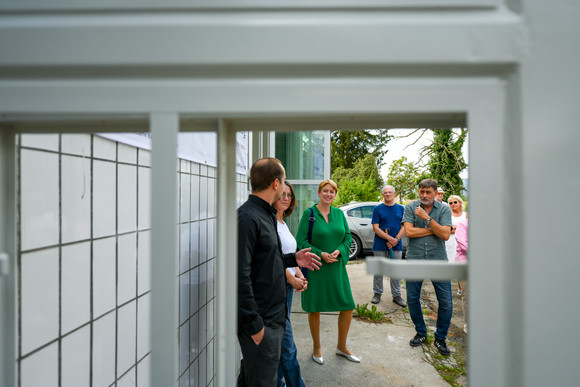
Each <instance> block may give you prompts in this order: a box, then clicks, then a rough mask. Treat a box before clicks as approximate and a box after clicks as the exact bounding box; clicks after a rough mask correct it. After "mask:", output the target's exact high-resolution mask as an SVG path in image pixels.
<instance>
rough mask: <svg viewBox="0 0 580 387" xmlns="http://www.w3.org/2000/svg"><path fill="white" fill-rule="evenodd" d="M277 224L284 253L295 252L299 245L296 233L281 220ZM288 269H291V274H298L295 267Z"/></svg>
mask: <svg viewBox="0 0 580 387" xmlns="http://www.w3.org/2000/svg"><path fill="white" fill-rule="evenodd" d="M276 224H277V225H278V227H277V230H278V235H279V236H280V243H282V252H283V253H284V254H290V253H295V252H296V247H297V244H296V238H294V235H292V233H291V232H290V229H289V228H288V225H287V224H286V223H280V222H276ZM286 270H288V271H290V274H292V275H296V268H295V267H289V268H288V269H286Z"/></svg>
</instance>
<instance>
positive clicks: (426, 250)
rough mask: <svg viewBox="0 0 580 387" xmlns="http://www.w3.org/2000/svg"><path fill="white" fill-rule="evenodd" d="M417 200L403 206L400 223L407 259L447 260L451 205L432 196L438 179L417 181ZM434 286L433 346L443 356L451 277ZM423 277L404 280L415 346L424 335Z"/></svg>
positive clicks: (435, 282)
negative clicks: (405, 242)
mask: <svg viewBox="0 0 580 387" xmlns="http://www.w3.org/2000/svg"><path fill="white" fill-rule="evenodd" d="M418 192H419V198H420V199H419V200H415V201H413V202H411V203H409V204H407V205H406V206H405V212H404V214H403V220H402V223H403V227H404V229H405V235H407V237H408V238H409V244H408V246H407V259H408V260H412V259H427V260H440V261H446V260H447V253H446V252H445V241H446V240H447V239H449V235H451V227H452V225H451V209H450V208H449V206H447V205H444V204H443V203H439V202H438V201H437V200H435V196H436V195H437V180H433V179H425V180H422V181H421V182H420V183H419V191H418ZM431 282H432V283H433V287H434V288H435V294H436V296H437V302H438V303H439V309H438V311H437V330H436V331H435V343H434V344H435V347H437V349H438V350H439V352H440V353H441V354H442V355H444V356H449V354H450V351H449V348H447V344H446V343H445V339H446V338H447V331H448V330H449V325H450V324H451V316H452V314H453V299H452V295H451V281H431ZM422 286H423V280H420V281H407V305H408V306H409V314H410V315H411V319H412V320H413V324H415V331H416V332H417V334H416V335H415V337H414V338H413V339H412V340H411V341H410V343H409V344H411V346H412V347H418V346H420V345H421V344H423V342H424V341H425V339H426V337H427V327H426V326H425V320H424V319H423V311H422V310H421V301H420V298H421V287H422Z"/></svg>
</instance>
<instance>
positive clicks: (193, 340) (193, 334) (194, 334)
mask: <svg viewBox="0 0 580 387" xmlns="http://www.w3.org/2000/svg"><path fill="white" fill-rule="evenodd" d="M197 355H199V314H194V315H193V316H192V317H191V319H190V320H189V358H190V359H195V358H196V357H197Z"/></svg>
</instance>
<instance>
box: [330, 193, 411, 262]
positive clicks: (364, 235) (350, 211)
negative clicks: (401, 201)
mask: <svg viewBox="0 0 580 387" xmlns="http://www.w3.org/2000/svg"><path fill="white" fill-rule="evenodd" d="M379 204H381V202H350V203H348V204H344V205H342V206H340V207H339V208H340V209H341V210H342V211H343V212H344V215H345V216H346V221H347V222H348V227H349V228H350V235H352V243H351V244H350V254H349V257H348V258H349V260H350V259H355V258H357V257H358V256H359V255H361V254H363V253H371V252H372V250H373V241H374V239H375V232H374V231H373V225H372V224H371V220H372V218H373V210H374V209H375V207H376V206H378V205H379ZM402 240H403V257H404V256H405V250H406V248H407V238H406V237H405V236H403V238H402Z"/></svg>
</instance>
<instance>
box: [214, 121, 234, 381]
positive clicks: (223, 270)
mask: <svg viewBox="0 0 580 387" xmlns="http://www.w3.org/2000/svg"><path fill="white" fill-rule="evenodd" d="M217 184H218V189H217V194H218V202H217V264H216V269H217V272H216V278H217V288H216V292H217V293H216V297H217V315H216V324H217V351H216V378H217V383H216V384H217V386H219V387H228V386H234V385H235V384H236V370H237V364H236V351H235V350H234V349H235V348H236V345H235V344H236V332H237V325H238V324H237V321H238V320H237V311H238V260H237V257H238V245H237V240H238V224H237V221H236V220H237V217H236V186H237V184H236V131H235V130H234V129H232V128H231V127H230V126H229V124H228V122H227V121H226V120H223V119H220V120H219V128H218V179H217Z"/></svg>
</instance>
